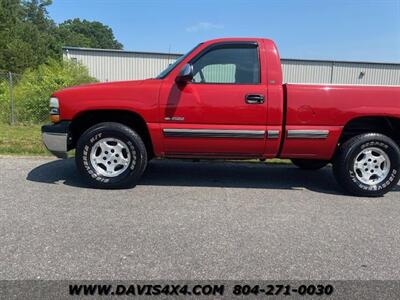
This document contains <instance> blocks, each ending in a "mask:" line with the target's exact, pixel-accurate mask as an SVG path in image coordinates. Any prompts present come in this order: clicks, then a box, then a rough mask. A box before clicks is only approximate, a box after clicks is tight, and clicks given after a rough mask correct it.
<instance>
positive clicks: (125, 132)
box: [75, 122, 147, 188]
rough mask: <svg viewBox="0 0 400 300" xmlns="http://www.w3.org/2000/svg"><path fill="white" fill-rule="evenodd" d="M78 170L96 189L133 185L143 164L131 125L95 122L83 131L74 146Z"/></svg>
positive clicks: (144, 156)
mask: <svg viewBox="0 0 400 300" xmlns="http://www.w3.org/2000/svg"><path fill="white" fill-rule="evenodd" d="M75 161H76V165H77V167H78V170H79V171H80V173H81V174H82V176H83V177H84V179H85V180H86V181H87V182H88V183H89V185H91V186H93V187H97V188H125V187H130V186H134V185H135V184H136V182H137V181H138V180H139V178H140V177H141V175H142V174H143V172H144V170H145V168H146V166H147V152H146V147H145V145H144V143H143V141H142V139H141V137H140V136H139V135H138V134H137V133H136V132H135V131H134V130H132V129H131V128H129V127H127V126H125V125H122V124H119V123H114V122H105V123H99V124H97V125H95V126H93V127H91V128H89V129H88V130H86V131H85V133H83V135H82V136H81V137H80V138H79V140H78V144H77V147H76V154H75Z"/></svg>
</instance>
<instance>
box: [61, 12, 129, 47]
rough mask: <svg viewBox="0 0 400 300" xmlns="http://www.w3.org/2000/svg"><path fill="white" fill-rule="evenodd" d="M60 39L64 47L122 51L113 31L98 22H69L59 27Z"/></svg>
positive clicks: (75, 20)
mask: <svg viewBox="0 0 400 300" xmlns="http://www.w3.org/2000/svg"><path fill="white" fill-rule="evenodd" d="M58 34H59V39H60V40H61V41H62V42H63V44H64V46H76V47H91V48H102V49H122V48H123V45H122V44H121V43H120V42H118V41H117V40H116V38H115V36H114V33H113V31H112V29H111V28H110V27H108V26H106V25H104V24H102V23H100V22H97V21H93V22H90V21H87V20H80V19H78V18H77V19H73V20H71V19H70V20H67V21H65V22H63V23H61V24H60V25H59V27H58Z"/></svg>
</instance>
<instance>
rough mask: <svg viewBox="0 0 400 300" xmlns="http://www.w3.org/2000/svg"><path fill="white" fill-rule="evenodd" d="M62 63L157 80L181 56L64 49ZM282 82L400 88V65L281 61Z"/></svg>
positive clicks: (113, 77)
mask: <svg viewBox="0 0 400 300" xmlns="http://www.w3.org/2000/svg"><path fill="white" fill-rule="evenodd" d="M63 53H64V58H65V59H71V60H73V61H77V62H80V63H82V64H83V65H85V66H86V67H87V68H88V69H89V73H90V75H91V76H93V77H95V78H97V79H98V80H100V81H117V80H134V79H144V78H151V77H155V76H157V74H158V73H160V72H161V71H162V70H163V69H165V68H166V67H167V66H168V64H170V63H172V62H173V61H174V60H175V59H176V58H178V57H179V56H180V55H181V54H176V53H172V54H171V53H156V52H136V51H124V50H105V49H91V48H76V47H63ZM282 68H283V76H284V82H288V83H333V84H362V85H400V63H376V62H352V61H328V60H300V59H282Z"/></svg>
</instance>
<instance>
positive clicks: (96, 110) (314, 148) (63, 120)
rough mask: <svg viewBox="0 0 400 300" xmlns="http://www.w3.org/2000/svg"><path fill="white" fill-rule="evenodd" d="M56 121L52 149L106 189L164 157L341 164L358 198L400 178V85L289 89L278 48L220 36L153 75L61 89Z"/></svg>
mask: <svg viewBox="0 0 400 300" xmlns="http://www.w3.org/2000/svg"><path fill="white" fill-rule="evenodd" d="M50 116H51V120H52V122H53V124H52V125H45V126H43V128H42V134H43V141H44V144H45V145H46V147H47V148H48V150H49V151H50V152H52V153H53V154H54V155H55V156H57V157H59V158H66V157H67V151H69V150H71V149H76V151H75V161H76V165H77V169H78V170H79V172H80V174H81V175H82V176H83V178H84V179H85V180H86V181H87V182H88V183H89V184H90V185H91V186H94V187H98V188H123V187H129V186H134V185H135V183H136V182H137V181H138V180H139V179H140V177H141V175H142V174H143V172H144V171H145V169H146V166H147V163H148V161H149V160H150V159H152V158H155V157H161V158H191V159H199V158H200V159H215V158H217V159H260V160H264V159H267V158H274V157H278V158H289V159H291V160H292V162H293V163H294V165H296V166H298V167H299V168H302V169H307V170H316V169H319V168H322V167H324V166H325V165H327V164H332V170H333V173H334V175H335V178H336V180H337V181H338V182H339V184H340V185H341V186H342V187H343V188H344V190H345V191H347V192H348V193H350V194H353V195H358V196H382V195H383V194H385V193H386V192H388V191H389V190H391V189H392V188H393V187H395V186H396V185H397V182H398V181H399V177H400V149H399V146H400V87H387V86H358V85H357V86H350V85H332V84H283V83H282V68H281V64H280V58H279V54H278V50H277V48H276V46H275V44H274V42H273V41H271V40H269V39H259V38H226V39H215V40H211V41H207V42H204V43H201V44H199V45H197V46H196V47H195V48H194V49H193V50H191V51H189V52H188V53H187V54H186V55H183V56H181V57H180V58H178V59H177V60H176V61H175V62H174V63H173V64H171V65H169V66H168V67H167V68H166V69H165V70H164V71H162V72H161V74H160V75H158V76H157V77H156V78H152V79H146V80H137V81H121V82H111V83H99V84H89V85H83V86H77V87H72V88H67V89H63V90H61V91H58V92H56V93H54V94H53V95H52V96H51V99H50Z"/></svg>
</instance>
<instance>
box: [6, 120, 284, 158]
mask: <svg viewBox="0 0 400 300" xmlns="http://www.w3.org/2000/svg"><path fill="white" fill-rule="evenodd" d="M40 127H41V125H26V126H22V125H16V126H10V125H8V124H1V123H0V154H2V155H36V156H37V155H40V156H49V155H51V154H50V153H49V152H48V151H47V150H46V148H45V147H44V145H43V143H42V136H41V131H40ZM70 156H73V153H72V155H71V153H70ZM245 162H251V163H260V161H259V160H257V159H252V160H246V161H245ZM266 163H268V164H290V163H291V162H290V160H288V159H278V158H274V159H267V161H266Z"/></svg>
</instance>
